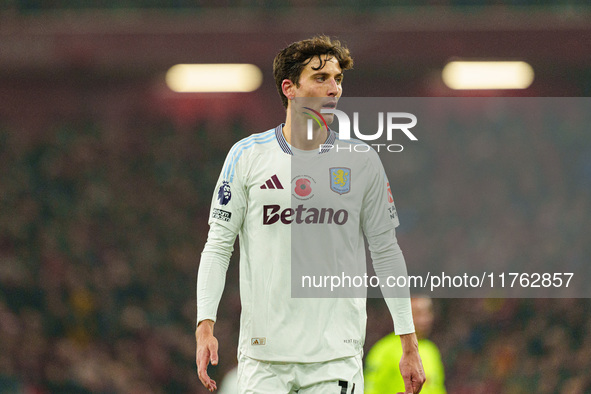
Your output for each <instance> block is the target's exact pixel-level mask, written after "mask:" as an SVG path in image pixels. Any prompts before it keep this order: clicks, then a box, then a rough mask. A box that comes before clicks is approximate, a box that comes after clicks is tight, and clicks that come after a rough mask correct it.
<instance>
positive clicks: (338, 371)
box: [298, 356, 363, 394]
mask: <svg viewBox="0 0 591 394" xmlns="http://www.w3.org/2000/svg"><path fill="white" fill-rule="evenodd" d="M310 368H314V371H309V372H308V376H307V378H308V379H307V380H308V382H306V385H305V386H303V387H302V388H301V389H300V390H299V391H298V394H363V365H362V362H361V356H356V357H349V358H346V359H341V360H335V361H330V362H327V363H321V364H320V365H314V366H310Z"/></svg>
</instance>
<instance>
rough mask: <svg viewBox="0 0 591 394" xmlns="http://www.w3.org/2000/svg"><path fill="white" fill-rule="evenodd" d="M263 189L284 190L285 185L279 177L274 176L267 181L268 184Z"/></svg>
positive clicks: (262, 186)
mask: <svg viewBox="0 0 591 394" xmlns="http://www.w3.org/2000/svg"><path fill="white" fill-rule="evenodd" d="M261 189H283V185H282V184H281V182H279V178H277V175H273V176H272V177H271V178H269V179H267V182H265V183H263V184H262V185H261Z"/></svg>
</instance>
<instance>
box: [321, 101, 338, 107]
mask: <svg viewBox="0 0 591 394" xmlns="http://www.w3.org/2000/svg"><path fill="white" fill-rule="evenodd" d="M336 107H337V100H331V101H327V102H326V103H324V104H322V108H327V109H335V108H336Z"/></svg>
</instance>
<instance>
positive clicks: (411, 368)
mask: <svg viewBox="0 0 591 394" xmlns="http://www.w3.org/2000/svg"><path fill="white" fill-rule="evenodd" d="M400 342H401V344H402V358H401V359H400V364H399V367H400V374H401V375H402V379H403V380H404V391H405V392H406V393H414V394H416V393H419V392H421V389H422V388H423V384H424V383H425V380H426V379H425V371H424V369H423V363H422V361H421V356H419V344H418V341H417V336H416V335H415V333H414V332H413V333H410V334H404V335H400Z"/></svg>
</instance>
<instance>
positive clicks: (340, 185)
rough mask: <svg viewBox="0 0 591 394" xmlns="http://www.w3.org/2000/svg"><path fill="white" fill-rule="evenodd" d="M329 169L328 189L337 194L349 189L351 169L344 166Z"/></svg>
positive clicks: (347, 191) (346, 191)
mask: <svg viewBox="0 0 591 394" xmlns="http://www.w3.org/2000/svg"><path fill="white" fill-rule="evenodd" d="M329 171H330V190H332V191H333V192H335V193H338V194H345V193H349V192H350V191H351V169H350V168H345V167H332V168H330V169H329Z"/></svg>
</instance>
